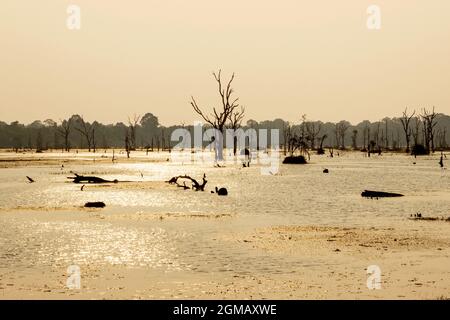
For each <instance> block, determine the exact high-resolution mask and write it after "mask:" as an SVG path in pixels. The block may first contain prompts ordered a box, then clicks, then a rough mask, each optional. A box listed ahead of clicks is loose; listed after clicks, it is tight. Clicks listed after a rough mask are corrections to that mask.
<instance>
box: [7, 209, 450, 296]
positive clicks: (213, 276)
mask: <svg viewBox="0 0 450 320" xmlns="http://www.w3.org/2000/svg"><path fill="white" fill-rule="evenodd" d="M30 216H33V219H31V220H33V221H38V222H39V224H36V223H34V224H30V225H27V223H26V222H25V221H27V220H28V221H29V220H30V219H29V218H30ZM53 216H54V213H52V212H41V213H36V212H20V211H19V212H13V213H4V214H2V217H1V220H2V225H4V226H5V225H6V226H8V222H11V221H14V223H12V222H11V224H10V226H13V225H14V224H16V223H20V224H21V225H22V226H23V228H22V229H21V230H22V233H21V234H18V233H14V232H13V230H11V233H10V234H9V235H8V236H9V241H10V242H11V239H10V237H13V235H14V234H16V235H17V237H21V238H20V239H14V240H15V241H12V242H11V243H14V244H16V245H17V243H21V244H22V245H24V244H23V243H24V242H25V241H26V240H25V239H23V238H22V237H23V236H24V234H27V235H28V236H30V237H32V239H31V240H30V241H29V242H28V243H27V244H26V245H24V247H26V246H36V247H41V248H42V247H45V246H46V245H47V246H52V243H54V241H55V239H52V238H51V237H52V233H48V234H44V235H42V234H41V236H40V237H37V236H36V233H34V231H35V230H34V231H32V230H31V229H30V228H35V229H36V226H38V225H42V224H44V223H74V222H78V223H87V224H89V223H91V224H92V223H94V224H95V223H98V222H99V221H107V222H110V223H112V225H111V226H112V227H111V228H109V230H110V232H111V234H114V232H115V231H116V230H115V228H125V229H126V230H130V232H131V230H134V229H135V224H133V223H131V222H130V221H132V220H134V221H135V222H139V223H141V224H142V223H143V221H142V220H140V219H139V218H138V217H135V218H134V219H128V217H125V216H121V215H113V216H108V217H105V216H104V215H102V214H101V213H100V212H96V211H91V212H90V213H87V214H86V212H84V213H73V212H64V211H63V213H62V214H61V215H60V216H59V217H57V218H56V219H55V218H54V217H53ZM27 217H28V218H27ZM211 218H212V220H211ZM223 219H225V220H223ZM235 219H236V218H234V217H209V216H205V217H202V218H199V217H176V216H171V215H167V216H166V217H163V218H158V219H152V220H150V219H147V220H145V221H144V222H145V223H146V228H145V230H147V231H144V232H146V233H150V232H149V231H148V230H150V229H149V228H150V227H152V228H159V229H162V230H174V229H177V228H180V229H182V228H183V225H185V224H186V222H189V221H190V222H193V221H196V222H195V225H196V228H198V229H196V230H201V229H206V228H209V229H214V228H217V225H218V224H223V223H224V221H225V223H226V221H228V222H231V223H233V221H232V220H235ZM85 229H86V228H85ZM152 230H153V229H152ZM188 232H189V231H188ZM190 232H192V230H191V231H190ZM2 236H3V237H5V236H6V235H5V232H2ZM144 236H145V235H144V234H142V235H141V237H144ZM111 240H112V241H116V240H117V239H115V238H112V239H111ZM83 241H86V239H84V240H83ZM92 241H93V242H95V241H96V240H95V239H94V238H93V239H92ZM126 241H127V240H125V242H126ZM202 241H204V242H211V243H212V242H215V247H220V248H222V250H223V251H224V252H226V251H228V250H229V251H230V252H234V251H236V250H238V251H239V252H243V253H245V255H246V256H247V258H249V259H253V258H256V259H258V257H262V256H264V257H265V258H267V257H270V258H271V261H277V260H279V261H280V266H279V269H278V270H279V272H274V269H275V270H277V266H276V265H271V266H267V272H264V268H262V269H261V270H259V271H258V272H252V273H251V274H247V273H245V272H242V270H241V271H236V272H234V271H233V270H231V272H223V273H221V272H210V273H207V272H196V271H195V270H193V269H191V270H188V269H180V270H177V268H173V269H167V268H155V267H154V266H148V265H147V266H145V265H144V266H138V265H128V266H127V265H124V264H105V263H103V262H101V261H100V262H99V261H91V262H88V263H78V265H79V266H80V269H81V284H82V286H81V289H79V290H77V289H68V288H67V287H66V281H67V278H68V273H67V263H55V264H53V265H45V264H39V263H35V264H33V265H32V266H26V262H25V263H24V264H23V265H22V267H17V268H11V267H9V266H8V261H11V262H12V261H14V259H15V258H17V255H18V253H17V252H16V251H15V250H11V251H6V252H3V253H2V257H1V261H2V264H1V265H0V298H2V299H42V298H43V299H80V298H81V299H183V298H187V299H199V298H202V299H372V298H376V299H437V298H449V288H450V268H449V266H450V223H448V222H441V221H440V222H425V221H405V225H403V226H398V227H396V228H344V227H314V226H272V227H263V228H243V229H240V230H237V231H233V228H229V229H227V230H226V231H224V232H215V233H211V235H210V236H207V237H205V238H203V239H202ZM93 245H94V246H95V243H93ZM100 245H101V244H100ZM127 245H129V244H127ZM196 245H197V244H196V243H195V242H194V243H192V245H190V244H186V246H187V248H189V247H190V246H192V248H191V249H192V250H196V248H195V246H196ZM205 248H206V249H205ZM205 248H203V249H200V251H202V250H204V252H202V253H201V254H200V255H198V256H199V258H198V259H202V258H201V257H202V255H205V256H207V255H208V254H211V252H208V250H213V248H209V247H208V246H205ZM208 248H209V249H208ZM197 250H198V249H197ZM27 251H28V252H34V251H33V250H28V249H27ZM40 252H41V253H43V252H45V250H41V251H40ZM59 254H61V252H59ZM231 254H232V253H231ZM242 258H243V259H245V258H246V257H245V256H244V257H242ZM205 259H206V258H205ZM275 264H276V262H275ZM369 265H378V266H379V267H380V269H381V282H382V284H381V285H382V287H381V289H380V290H369V289H368V288H367V286H366V282H367V277H368V275H367V272H366V269H367V267H368V266H369Z"/></svg>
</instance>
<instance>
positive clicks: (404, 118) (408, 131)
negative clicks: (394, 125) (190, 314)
mask: <svg viewBox="0 0 450 320" xmlns="http://www.w3.org/2000/svg"><path fill="white" fill-rule="evenodd" d="M415 113H416V111H413V113H411V115H408V108H405V111H403V115H402V117H401V118H400V121H401V123H402V127H403V131H404V132H405V139H406V153H409V144H410V138H411V128H410V126H409V125H410V122H411V119H412V117H414V115H415ZM416 143H417V142H416Z"/></svg>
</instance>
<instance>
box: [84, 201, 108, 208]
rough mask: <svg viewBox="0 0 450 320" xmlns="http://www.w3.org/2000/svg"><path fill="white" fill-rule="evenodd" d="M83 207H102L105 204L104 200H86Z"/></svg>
mask: <svg viewBox="0 0 450 320" xmlns="http://www.w3.org/2000/svg"><path fill="white" fill-rule="evenodd" d="M84 207H85V208H104V207H106V204H105V203H104V202H101V201H99V202H86V203H85V204H84Z"/></svg>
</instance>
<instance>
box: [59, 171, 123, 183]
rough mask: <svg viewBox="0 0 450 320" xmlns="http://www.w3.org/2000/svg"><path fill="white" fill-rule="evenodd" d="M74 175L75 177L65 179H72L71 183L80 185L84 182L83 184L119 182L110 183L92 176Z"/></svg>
mask: <svg viewBox="0 0 450 320" xmlns="http://www.w3.org/2000/svg"><path fill="white" fill-rule="evenodd" d="M74 174H75V177H67V179H72V180H73V183H81V182H84V183H117V182H119V181H117V180H113V181H110V180H105V179H102V178H99V177H94V176H80V175H78V174H76V173H74Z"/></svg>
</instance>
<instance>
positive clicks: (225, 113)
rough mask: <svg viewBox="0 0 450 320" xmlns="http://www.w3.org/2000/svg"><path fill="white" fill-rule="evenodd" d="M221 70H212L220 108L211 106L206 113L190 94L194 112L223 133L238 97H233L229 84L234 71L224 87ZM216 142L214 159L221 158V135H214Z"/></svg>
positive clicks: (236, 105) (235, 106)
mask: <svg viewBox="0 0 450 320" xmlns="http://www.w3.org/2000/svg"><path fill="white" fill-rule="evenodd" d="M221 73H222V70H219V72H218V73H215V72H213V76H214V79H215V80H216V82H217V85H218V90H219V95H220V98H221V104H222V105H221V106H220V108H215V107H214V108H213V110H212V113H210V114H209V115H207V114H206V113H204V112H203V111H202V109H201V108H200V107H199V105H198V104H197V101H196V100H195V99H194V97H193V96H191V106H192V108H193V109H194V111H195V112H196V113H198V114H199V115H200V116H201V117H202V118H203V120H205V121H206V122H207V123H208V124H210V125H211V126H212V127H213V128H214V129H216V130H218V131H219V132H220V133H222V134H223V130H224V129H225V125H226V123H227V121H228V120H229V119H230V116H231V115H232V113H233V111H234V110H235V109H236V108H237V107H238V106H239V104H238V100H239V98H233V97H232V95H233V93H234V90H233V88H232V87H231V84H232V82H233V80H234V73H233V75H232V76H231V78H230V80H229V81H228V83H227V85H226V86H225V88H224V85H223V84H222V78H221ZM214 138H215V142H216V152H217V153H216V159H219V160H221V159H222V157H223V155H222V150H223V137H214Z"/></svg>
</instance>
